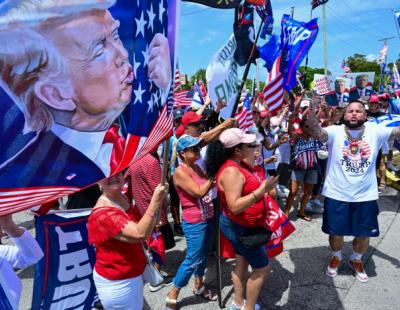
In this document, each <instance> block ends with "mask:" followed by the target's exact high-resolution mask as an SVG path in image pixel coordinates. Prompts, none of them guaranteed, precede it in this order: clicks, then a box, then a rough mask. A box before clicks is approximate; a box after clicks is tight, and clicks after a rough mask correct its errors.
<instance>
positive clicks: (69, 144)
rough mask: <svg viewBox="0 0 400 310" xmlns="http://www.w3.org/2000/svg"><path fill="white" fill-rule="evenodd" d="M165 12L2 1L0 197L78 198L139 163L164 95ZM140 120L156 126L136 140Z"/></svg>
mask: <svg viewBox="0 0 400 310" xmlns="http://www.w3.org/2000/svg"><path fill="white" fill-rule="evenodd" d="M156 4H157V5H156ZM169 5H170V3H168V1H143V2H142V1H141V3H140V4H138V3H137V2H136V1H133V3H132V1H116V0H85V1H83V0H82V1H78V0H62V1H61V0H36V1H34V0H13V1H2V2H1V1H0V40H1V42H2V44H1V46H0V98H1V99H2V101H3V103H2V106H1V107H0V118H1V119H2V120H3V122H2V123H3V127H2V128H0V131H1V132H0V133H1V134H2V135H3V136H5V140H4V141H5V145H3V149H2V150H1V151H0V191H1V190H3V189H4V188H32V187H43V186H44V187H46V186H57V187H63V188H68V189H70V190H77V189H79V188H81V187H85V186H87V185H90V184H93V183H95V182H97V181H98V180H100V179H102V178H104V177H106V176H109V175H111V174H113V173H115V172H117V171H120V170H121V169H123V168H124V166H126V164H128V163H129V162H130V161H131V160H132V158H133V157H134V156H135V155H137V153H138V152H139V149H140V146H142V145H143V144H144V141H145V140H146V138H147V137H148V136H149V134H150V132H151V130H152V129H153V125H154V124H155V123H156V120H157V118H158V117H159V116H160V114H161V110H162V108H163V106H164V105H165V103H166V101H167V98H168V95H169V93H170V89H171V76H172V74H171V68H172V66H173V53H172V52H171V47H172V48H173V47H174V44H173V43H171V42H169V39H168V38H167V37H168V33H169V32H171V29H168V27H171V24H172V23H170V25H168V19H167V12H168V6H169ZM149 8H150V9H151V10H154V8H157V9H158V10H159V11H158V13H159V16H161V19H159V23H158V24H155V22H154V20H153V21H152V27H151V28H152V29H150V24H149V21H147V25H146V21H145V19H143V20H142V21H140V20H139V23H138V19H137V18H135V16H139V17H140V16H144V14H148V12H149ZM126 12H131V14H132V15H131V16H128V15H129V14H128V15H127V13H126ZM173 26H174V25H173ZM138 27H139V28H138ZM157 27H158V28H157ZM143 28H146V29H147V30H148V31H149V32H145V31H144V29H143ZM150 30H152V31H150ZM172 32H173V30H172ZM121 33H122V34H123V37H122V36H121ZM170 41H171V40H170ZM3 42H4V43H3ZM140 46H144V48H142V49H140V51H139V50H137V49H138V47H140ZM137 53H141V54H142V55H143V57H142V58H141V59H140V58H138V57H136V55H137ZM145 82H146V83H147V84H146V83H145ZM146 95H147V97H146ZM148 113H150V114H151V116H152V117H153V119H154V121H153V122H152V123H150V124H149V123H146V126H147V127H146V129H147V131H145V132H144V131H143V130H142V129H141V128H138V126H137V124H138V121H140V122H143V121H142V120H143V119H147V118H148ZM124 115H125V118H124V117H123V116H124ZM121 122H122V123H121ZM135 131H139V132H140V134H137V133H135ZM135 134H136V138H133V136H134V135H135ZM6 180H7V181H6ZM0 206H1V200H0Z"/></svg>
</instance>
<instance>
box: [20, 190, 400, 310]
mask: <svg viewBox="0 0 400 310" xmlns="http://www.w3.org/2000/svg"><path fill="white" fill-rule="evenodd" d="M379 204H380V210H381V213H380V215H379V224H380V230H381V234H380V236H379V237H378V238H373V239H371V245H370V248H369V250H368V252H367V254H366V255H365V257H364V258H363V260H364V261H365V262H366V269H367V272H368V274H369V276H370V280H369V282H368V283H359V282H358V281H357V280H356V279H355V278H354V277H353V275H352V273H351V271H350V268H349V267H348V266H347V265H343V266H342V268H341V269H340V271H339V275H338V276H337V277H336V278H335V279H331V278H329V277H327V276H326V275H325V268H326V264H327V262H328V258H329V255H330V251H329V249H328V239H327V236H326V235H325V234H324V233H322V231H321V224H322V215H320V214H314V215H313V220H312V222H305V221H303V220H301V219H298V218H297V217H295V213H296V212H295V211H294V212H293V213H292V215H294V216H292V217H291V220H292V221H293V223H294V225H295V226H296V229H297V230H296V231H295V232H294V233H293V234H292V235H291V236H290V237H289V238H288V239H287V240H286V241H285V251H284V252H283V253H282V254H280V255H279V256H278V257H277V258H276V259H273V260H272V261H271V273H270V275H269V277H268V279H267V281H266V283H265V284H264V287H263V289H262V292H261V295H260V298H259V303H260V305H261V309H285V310H286V309H296V310H297V309H299V310H300V309H346V310H357V309H364V310H368V309H380V310H381V309H383V310H385V309H388V310H389V309H399V305H400V294H399V292H400V290H399V283H400V268H399V267H400V261H399V259H400V252H399V251H398V248H399V236H400V216H399V215H398V213H399V210H400V195H399V194H398V193H397V192H396V191H394V190H392V189H388V190H387V192H386V193H385V195H382V196H381V199H380V201H379ZM16 219H17V221H18V222H22V225H23V226H25V227H28V228H32V227H33V224H32V221H31V217H29V216H27V215H24V213H21V214H19V215H17V217H16ZM176 241H177V245H176V247H175V248H174V249H172V250H170V251H168V252H167V258H166V261H167V262H168V266H167V267H166V268H165V271H167V272H168V273H170V274H174V273H175V272H176V270H177V269H178V268H179V265H180V262H181V261H182V260H183V259H184V249H185V240H184V238H179V237H178V238H176ZM345 241H346V244H345V249H344V251H343V254H344V257H345V258H348V257H349V256H350V254H351V238H346V239H345ZM215 262H216V258H215V257H210V259H209V268H208V270H207V274H206V282H207V283H209V284H210V286H214V287H215V286H216V264H215ZM232 268H233V262H225V261H223V262H222V284H223V298H224V303H225V305H226V307H227V308H228V309H229V306H230V304H231V301H232V293H233V290H232V286H231V280H230V271H231V270H232ZM18 274H19V276H20V277H21V278H22V281H23V295H22V297H21V303H20V309H23V310H26V309H30V304H31V296H32V284H33V281H32V277H33V271H32V268H27V269H25V270H22V271H20V272H19V273H18ZM192 285H193V281H191V282H190V283H189V285H188V286H187V287H185V288H184V289H182V292H181V294H180V297H179V306H180V309H190V310H192V309H199V310H200V309H201V310H206V309H219V307H218V303H217V302H207V301H205V300H204V299H202V298H200V297H197V296H194V295H193V294H192V292H191V288H192ZM167 292H168V287H166V288H163V289H161V290H159V291H158V292H155V293H150V292H149V290H148V287H147V285H146V286H145V288H144V297H145V306H144V309H164V300H165V297H166V294H167Z"/></svg>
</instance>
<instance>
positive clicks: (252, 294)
mask: <svg viewBox="0 0 400 310" xmlns="http://www.w3.org/2000/svg"><path fill="white" fill-rule="evenodd" d="M256 146H257V145H256V135H254V134H244V133H242V131H241V130H240V129H238V128H231V129H227V130H225V131H224V132H223V133H222V134H221V135H220V138H219V141H216V142H214V144H213V145H210V146H209V149H208V153H207V171H208V172H209V174H210V175H211V176H213V175H216V179H217V188H218V194H219V196H220V199H221V206H222V211H223V212H222V214H221V217H220V223H221V230H222V232H223V234H224V235H225V237H226V238H227V239H229V240H230V241H231V242H232V245H233V248H234V250H235V254H236V266H235V269H234V271H233V272H232V282H233V287H234V293H235V296H234V301H233V303H232V305H231V308H230V309H232V310H236V309H246V310H250V309H252V310H253V309H256V302H257V298H258V295H259V293H260V291H261V288H262V286H263V283H264V281H265V279H266V277H267V274H268V271H269V260H268V256H267V254H266V252H265V249H264V244H263V245H250V244H249V243H247V242H244V240H243V238H242V237H243V236H248V235H249V233H250V231H252V230H253V231H254V229H255V228H256V229H257V228H261V230H262V229H263V228H265V223H266V216H267V214H266V206H267V201H266V195H265V194H266V193H267V192H268V191H269V190H271V189H272V188H274V187H275V184H276V181H277V178H278V177H277V176H276V177H272V178H270V179H268V180H265V181H261V180H260V179H259V178H258V177H257V176H256V174H255V173H254V171H253V170H252V168H251V167H250V166H249V165H248V164H246V163H245V162H244V159H245V158H248V157H249V156H250V155H251V154H252V153H253V152H254V148H255V147H256ZM249 265H251V267H252V272H251V274H250V276H249V277H248V266H249ZM245 297H246V300H245Z"/></svg>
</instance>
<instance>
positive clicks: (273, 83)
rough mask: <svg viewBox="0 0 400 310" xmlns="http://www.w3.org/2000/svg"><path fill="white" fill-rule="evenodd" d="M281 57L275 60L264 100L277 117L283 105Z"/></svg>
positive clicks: (265, 87)
mask: <svg viewBox="0 0 400 310" xmlns="http://www.w3.org/2000/svg"><path fill="white" fill-rule="evenodd" d="M280 61H281V56H278V58H276V59H275V62H274V65H273V66H272V69H271V71H270V72H269V74H268V77H267V81H266V82H265V86H264V99H265V102H266V104H267V106H268V109H269V110H270V112H271V114H272V115H276V114H277V113H278V112H279V110H280V109H281V108H282V104H283V86H282V83H283V74H282V73H281V71H280Z"/></svg>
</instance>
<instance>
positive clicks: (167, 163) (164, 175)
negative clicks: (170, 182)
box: [161, 138, 169, 185]
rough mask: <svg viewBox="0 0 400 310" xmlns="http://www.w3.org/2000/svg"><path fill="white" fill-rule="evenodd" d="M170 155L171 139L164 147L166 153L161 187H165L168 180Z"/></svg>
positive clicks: (164, 154)
mask: <svg viewBox="0 0 400 310" xmlns="http://www.w3.org/2000/svg"><path fill="white" fill-rule="evenodd" d="M168 154H169V138H168V139H167V140H165V146H164V153H163V168H162V174H161V185H165V182H166V180H167V174H168V169H169V162H168Z"/></svg>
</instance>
